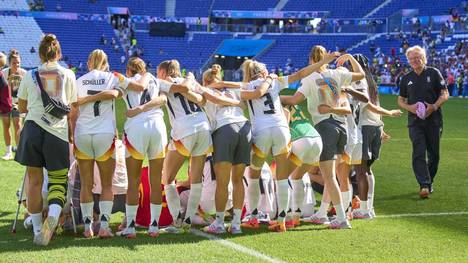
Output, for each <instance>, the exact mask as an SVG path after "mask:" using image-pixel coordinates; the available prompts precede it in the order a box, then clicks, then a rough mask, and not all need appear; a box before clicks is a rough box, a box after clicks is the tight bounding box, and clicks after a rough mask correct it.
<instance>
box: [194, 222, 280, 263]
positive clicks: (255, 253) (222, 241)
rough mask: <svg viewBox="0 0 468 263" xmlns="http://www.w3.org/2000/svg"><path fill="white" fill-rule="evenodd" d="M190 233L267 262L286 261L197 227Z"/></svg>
mask: <svg viewBox="0 0 468 263" xmlns="http://www.w3.org/2000/svg"><path fill="white" fill-rule="evenodd" d="M191 233H192V234H194V235H196V236H200V237H204V238H207V239H209V240H211V241H214V242H218V243H219V244H221V245H223V246H225V247H228V248H231V249H234V250H237V251H239V252H241V253H244V254H247V255H250V256H253V257H256V258H259V259H263V260H265V261H268V262H273V263H284V262H286V261H283V260H281V259H277V258H273V257H270V256H267V255H265V254H263V253H261V252H258V251H256V250H253V249H250V248H247V247H244V246H241V245H239V244H236V243H234V242H231V241H228V240H225V239H222V238H219V237H217V236H214V235H211V234H207V233H205V232H202V231H200V230H198V229H192V230H191Z"/></svg>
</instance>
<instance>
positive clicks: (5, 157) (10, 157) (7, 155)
mask: <svg viewBox="0 0 468 263" xmlns="http://www.w3.org/2000/svg"><path fill="white" fill-rule="evenodd" d="M2 159H3V160H5V161H9V160H13V153H12V152H6V153H5V155H3V157H2Z"/></svg>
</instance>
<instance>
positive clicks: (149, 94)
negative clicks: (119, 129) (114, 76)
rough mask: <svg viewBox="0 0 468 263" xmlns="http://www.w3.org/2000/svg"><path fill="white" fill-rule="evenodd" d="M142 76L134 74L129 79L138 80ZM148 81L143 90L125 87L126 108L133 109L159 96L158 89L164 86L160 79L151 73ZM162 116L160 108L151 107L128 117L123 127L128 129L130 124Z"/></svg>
mask: <svg viewBox="0 0 468 263" xmlns="http://www.w3.org/2000/svg"><path fill="white" fill-rule="evenodd" d="M141 77H142V76H141V75H140V74H136V75H135V76H133V77H131V78H130V80H139V79H140V78H141ZM150 78H151V79H150V81H149V83H148V87H146V89H145V90H143V91H134V90H130V89H126V90H125V93H124V96H123V98H124V101H125V104H126V105H127V109H133V108H135V107H138V106H140V105H143V104H145V103H147V102H149V101H151V100H152V99H154V98H156V97H157V96H159V92H160V90H162V89H163V86H165V84H164V83H162V82H161V81H160V80H158V79H157V78H156V77H154V76H153V75H151V76H150ZM163 116H164V113H163V111H162V109H161V108H152V109H151V110H149V111H146V112H142V113H140V114H138V115H136V116H134V117H131V118H130V117H128V118H127V121H126V122H125V126H124V129H126V130H127V129H129V127H130V126H133V125H135V124H138V123H140V122H144V121H145V120H147V119H154V118H161V119H162V117H163Z"/></svg>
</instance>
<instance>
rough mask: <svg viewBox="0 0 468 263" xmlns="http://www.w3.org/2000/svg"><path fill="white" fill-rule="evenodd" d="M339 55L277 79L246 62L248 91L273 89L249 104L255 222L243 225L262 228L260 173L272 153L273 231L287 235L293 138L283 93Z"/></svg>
mask: <svg viewBox="0 0 468 263" xmlns="http://www.w3.org/2000/svg"><path fill="white" fill-rule="evenodd" d="M336 56H337V53H331V54H326V55H324V59H323V60H322V61H318V63H316V64H313V65H309V66H307V67H305V68H303V69H301V70H299V71H298V72H297V73H294V74H292V75H289V76H286V77H282V78H278V79H273V78H272V77H271V76H269V75H268V71H267V69H266V66H265V64H262V63H259V62H257V61H253V60H246V61H245V62H244V64H243V67H242V69H243V73H244V79H243V82H244V83H248V84H247V85H246V88H245V89H246V90H256V89H258V88H261V87H262V86H265V85H266V86H269V88H268V90H267V91H266V92H265V93H264V95H263V96H261V97H259V98H253V99H249V100H248V105H249V106H248V108H249V114H250V119H251V121H252V135H253V138H252V142H253V146H252V148H253V151H252V152H253V154H252V161H251V165H250V174H249V178H250V180H249V199H251V200H249V204H250V205H251V210H252V211H251V218H250V220H249V221H248V222H245V223H244V224H242V225H243V226H244V227H250V228H258V227H259V225H258V219H257V217H256V215H257V207H256V206H257V204H258V198H259V195H260V194H259V192H260V189H259V181H258V178H259V176H260V170H261V167H262V165H263V163H264V162H265V160H266V157H267V156H268V155H269V153H270V152H271V153H272V155H273V157H274V160H275V162H276V183H277V187H276V189H277V192H278V218H277V219H278V220H277V222H276V223H275V224H272V225H271V226H270V229H271V230H274V231H278V232H284V231H286V226H285V217H286V213H287V211H288V206H289V184H288V176H289V173H288V172H289V171H288V155H289V148H290V139H291V135H290V133H289V125H288V122H287V120H286V117H285V115H284V113H283V108H282V107H281V102H280V97H279V92H280V91H281V90H282V89H284V88H287V87H288V84H290V83H294V82H296V81H299V80H301V79H303V78H304V77H306V76H308V75H310V74H312V73H313V72H314V71H317V70H319V69H320V67H321V66H323V65H325V64H328V63H329V62H331V61H332V60H334V59H335V57H336Z"/></svg>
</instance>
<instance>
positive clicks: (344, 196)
mask: <svg viewBox="0 0 468 263" xmlns="http://www.w3.org/2000/svg"><path fill="white" fill-rule="evenodd" d="M341 199H342V200H343V203H342V204H343V208H344V209H345V210H346V209H347V208H348V207H349V204H350V203H351V191H346V192H341Z"/></svg>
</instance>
